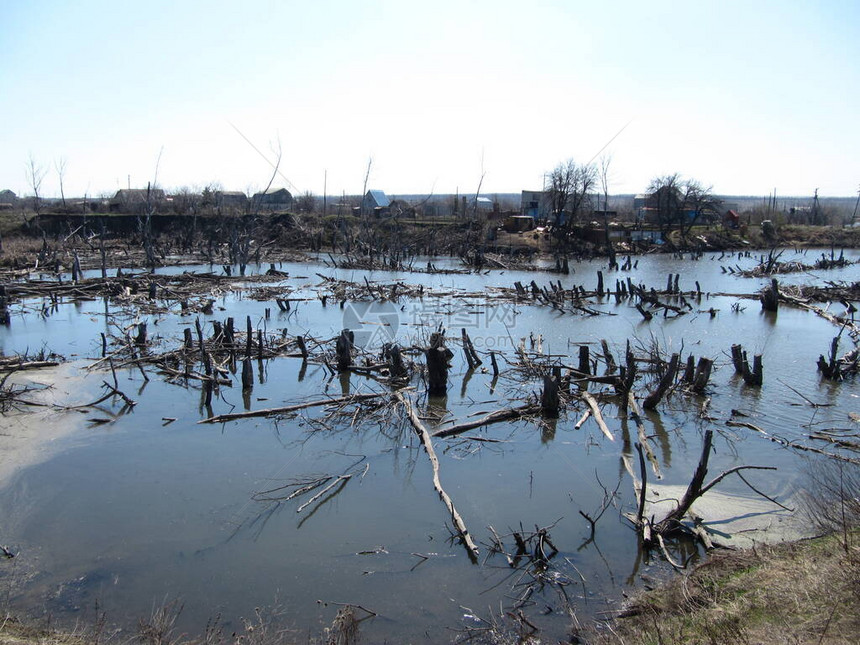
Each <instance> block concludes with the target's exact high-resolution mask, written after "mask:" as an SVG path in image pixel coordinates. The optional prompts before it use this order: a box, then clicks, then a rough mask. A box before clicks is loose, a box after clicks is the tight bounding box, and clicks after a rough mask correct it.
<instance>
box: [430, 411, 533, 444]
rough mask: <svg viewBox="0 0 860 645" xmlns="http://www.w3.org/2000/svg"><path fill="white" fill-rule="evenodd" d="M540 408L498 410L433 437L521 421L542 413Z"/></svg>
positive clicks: (459, 424) (448, 435)
mask: <svg viewBox="0 0 860 645" xmlns="http://www.w3.org/2000/svg"><path fill="white" fill-rule="evenodd" d="M540 409H541V408H540V406H538V405H532V404H527V405H522V406H520V407H518V408H505V409H504V410H496V411H495V412H490V413H489V414H488V415H486V416H483V417H481V418H479V419H475V420H473V421H466V422H464V423H458V424H457V425H453V426H451V427H450V428H445V429H444V430H437V431H436V432H434V433H433V434H432V435H431V436H433V437H439V438H443V437H453V436H454V435H458V434H462V433H463V432H466V431H467V430H474V429H475V428H480V427H481V426H485V425H490V424H491V423H500V422H502V421H512V420H515V419H521V418H522V417H525V416H529V415H532V414H537V413H538V412H540Z"/></svg>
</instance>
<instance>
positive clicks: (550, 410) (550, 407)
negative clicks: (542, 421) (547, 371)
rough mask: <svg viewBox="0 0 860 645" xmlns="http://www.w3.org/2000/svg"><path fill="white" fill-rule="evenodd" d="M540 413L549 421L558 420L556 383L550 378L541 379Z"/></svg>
mask: <svg viewBox="0 0 860 645" xmlns="http://www.w3.org/2000/svg"><path fill="white" fill-rule="evenodd" d="M540 407H541V412H543V415H544V416H545V417H548V418H550V419H557V418H558V407H559V397H558V381H557V380H555V379H554V378H553V377H551V376H544V377H543V392H542V393H541V397H540Z"/></svg>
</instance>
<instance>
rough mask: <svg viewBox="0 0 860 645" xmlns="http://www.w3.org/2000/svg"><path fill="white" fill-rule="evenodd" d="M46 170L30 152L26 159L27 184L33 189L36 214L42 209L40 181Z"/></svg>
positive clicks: (43, 177)
mask: <svg viewBox="0 0 860 645" xmlns="http://www.w3.org/2000/svg"><path fill="white" fill-rule="evenodd" d="M46 173H47V170H45V168H44V167H42V165H41V164H40V163H39V162H37V161H36V158H35V157H34V156H33V153H30V157H29V159H28V160H27V170H26V175H27V184H28V185H29V186H30V188H32V190H33V210H34V211H35V213H36V215H38V214H39V213H40V212H41V209H42V197H41V190H42V181H43V180H44V179H45V174H46Z"/></svg>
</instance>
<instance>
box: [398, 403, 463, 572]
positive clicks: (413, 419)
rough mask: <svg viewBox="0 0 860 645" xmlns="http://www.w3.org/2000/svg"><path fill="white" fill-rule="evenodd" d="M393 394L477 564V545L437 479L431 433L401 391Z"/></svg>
mask: <svg viewBox="0 0 860 645" xmlns="http://www.w3.org/2000/svg"><path fill="white" fill-rule="evenodd" d="M395 396H396V397H397V399H398V401H400V403H402V404H403V407H404V408H406V414H407V415H408V417H409V421H410V423H411V424H412V427H413V428H414V429H415V432H416V433H417V434H418V437H419V438H420V439H421V443H422V444H424V449H425V450H426V451H427V457H428V458H429V459H430V465H431V466H432V467H433V487H434V488H435V489H436V492H437V493H439V497H440V498H441V499H442V501H443V502H444V504H445V506H446V507H447V509H448V512H449V513H450V514H451V520H452V521H453V523H454V526H455V527H456V528H457V532H458V533H459V535H460V538H461V539H462V540H463V544H464V546H465V547H466V552H467V553H468V554H469V559H470V560H472V562H473V563H475V564H477V562H478V553H479V551H478V545H477V544H475V542H474V541H473V540H472V536H471V535H469V529H467V528H466V523H465V522H464V521H463V518H462V517H461V516H460V513H458V512H457V509H456V507H455V506H454V502H453V501H452V500H451V497H450V496H449V495H448V493H446V492H445V489H444V488H442V482H441V481H440V480H439V458H438V457H436V451H435V450H433V440H432V438H431V435H430V433H429V432H428V431H427V428H426V427H425V426H424V424H423V423H422V421H421V419H420V418H419V417H418V414H416V412H415V409H414V408H413V407H412V404H411V403H410V402H409V400H408V399H407V398H406V397H405V396H403V393H402V392H395Z"/></svg>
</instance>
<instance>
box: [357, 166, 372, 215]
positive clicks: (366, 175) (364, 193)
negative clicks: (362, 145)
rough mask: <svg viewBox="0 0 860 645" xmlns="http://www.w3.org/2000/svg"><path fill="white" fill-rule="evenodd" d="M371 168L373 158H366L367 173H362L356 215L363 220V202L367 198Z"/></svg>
mask: <svg viewBox="0 0 860 645" xmlns="http://www.w3.org/2000/svg"><path fill="white" fill-rule="evenodd" d="M372 167H373V157H372V156H371V157H368V158H367V172H365V173H364V188H362V190H361V205H360V206H359V207H358V214H359V215H360V216H361V218H362V219H364V201H365V197H367V182H368V181H370V169H371V168H372Z"/></svg>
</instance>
